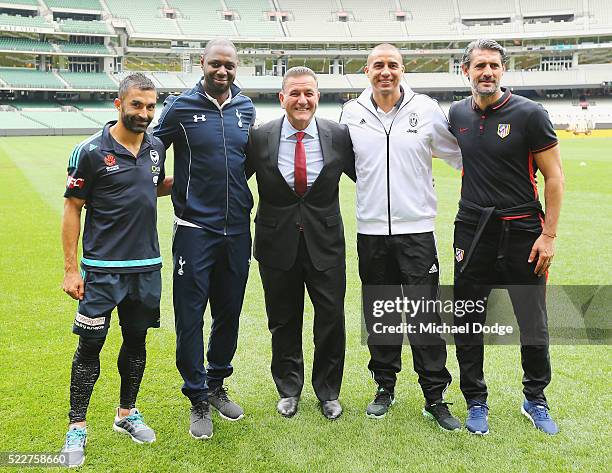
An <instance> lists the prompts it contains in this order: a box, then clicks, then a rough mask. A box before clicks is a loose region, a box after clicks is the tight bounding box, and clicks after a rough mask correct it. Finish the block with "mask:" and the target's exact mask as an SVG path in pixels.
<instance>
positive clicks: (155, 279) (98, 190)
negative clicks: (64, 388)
mask: <svg viewBox="0 0 612 473" xmlns="http://www.w3.org/2000/svg"><path fill="white" fill-rule="evenodd" d="M118 95H119V97H118V98H116V99H115V102H114V103H115V107H117V110H118V111H119V120H118V121H112V122H109V123H107V124H106V125H105V126H104V128H103V129H102V131H100V132H98V133H96V134H95V135H93V136H91V137H90V138H88V139H87V140H85V141H83V142H82V143H81V144H79V145H78V146H77V147H76V148H75V149H74V151H73V153H72V156H71V157H70V161H69V163H68V179H67V182H66V192H65V194H64V197H65V198H66V200H65V203H64V216H63V220H62V243H63V248H64V271H65V274H64V282H63V290H64V291H65V292H66V293H67V294H68V295H70V296H71V297H72V298H73V299H76V300H78V301H79V305H78V309H77V313H76V317H75V320H74V326H73V332H74V333H75V334H77V335H79V344H78V347H77V350H76V353H75V354H74V359H73V361H72V375H71V380H70V412H69V414H68V417H69V420H70V425H69V430H68V433H67V434H66V442H65V444H64V447H63V448H62V453H64V454H65V455H66V458H65V463H66V465H67V466H70V467H75V466H80V465H82V464H83V462H84V461H85V444H86V440H87V430H86V427H85V417H86V414H87V407H88V405H89V399H90V397H91V393H92V390H93V387H94V384H95V382H96V380H97V379H98V376H99V375H100V350H101V349H102V346H103V345H104V340H105V339H106V335H107V332H108V328H109V324H110V316H111V312H112V310H113V309H115V308H118V314H119V323H120V325H121V332H122V335H123V344H122V346H121V349H120V351H119V357H118V360H117V367H118V368H119V374H120V375H121V391H120V400H119V407H118V408H117V412H116V415H115V422H114V424H113V429H114V430H116V431H118V432H121V433H124V434H128V435H130V437H131V438H132V440H134V441H135V442H137V443H151V442H153V441H155V432H154V431H153V429H151V428H150V427H149V426H147V425H146V424H145V423H144V421H143V417H142V415H141V414H140V412H138V410H137V409H136V407H135V404H136V396H137V394H138V390H139V387H140V382H141V380H142V376H143V373H144V369H145V363H146V348H145V337H146V334H147V329H148V328H149V327H159V301H160V295H161V275H160V268H161V265H162V264H161V256H160V252H159V243H158V239H157V228H156V225H157V197H158V196H161V195H167V194H169V193H170V188H171V186H172V181H173V179H172V177H168V178H165V179H164V161H165V156H166V148H165V147H164V145H163V143H162V142H161V141H160V140H159V139H157V138H155V137H153V136H152V135H149V134H148V133H147V132H146V130H147V127H148V126H149V124H150V123H151V120H153V115H154V112H155V103H156V99H157V94H156V91H155V86H154V85H153V83H152V82H151V81H150V80H149V79H148V78H147V77H145V76H144V75H143V74H132V75H129V76H127V77H126V78H125V79H123V80H122V81H121V84H120V85H119V94H118ZM83 206H85V207H86V209H87V214H86V216H85V228H84V230H83V258H82V260H81V270H82V271H81V272H80V271H79V268H78V265H77V246H78V240H79V232H80V228H81V210H82V208H83Z"/></svg>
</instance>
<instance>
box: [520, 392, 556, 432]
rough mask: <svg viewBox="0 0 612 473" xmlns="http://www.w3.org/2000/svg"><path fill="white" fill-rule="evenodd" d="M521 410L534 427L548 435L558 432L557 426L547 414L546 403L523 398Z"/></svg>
mask: <svg viewBox="0 0 612 473" xmlns="http://www.w3.org/2000/svg"><path fill="white" fill-rule="evenodd" d="M521 412H522V413H523V415H524V416H525V417H527V418H528V419H529V420H530V421H531V423H532V424H533V426H534V427H535V428H536V429H538V430H541V431H542V432H544V433H546V434H548V435H555V434H557V433H559V427H557V424H556V423H555V421H554V420H552V418H551V417H550V415H549V414H548V407H547V406H546V405H544V404H538V403H537V402H535V401H528V400H527V399H525V400H524V401H523V405H522V406H521Z"/></svg>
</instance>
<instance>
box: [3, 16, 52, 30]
mask: <svg viewBox="0 0 612 473" xmlns="http://www.w3.org/2000/svg"><path fill="white" fill-rule="evenodd" d="M0 25H2V26H13V27H24V28H47V29H53V25H51V24H50V23H48V22H47V21H46V20H45V19H44V18H43V17H42V16H21V15H7V14H6V13H2V14H0Z"/></svg>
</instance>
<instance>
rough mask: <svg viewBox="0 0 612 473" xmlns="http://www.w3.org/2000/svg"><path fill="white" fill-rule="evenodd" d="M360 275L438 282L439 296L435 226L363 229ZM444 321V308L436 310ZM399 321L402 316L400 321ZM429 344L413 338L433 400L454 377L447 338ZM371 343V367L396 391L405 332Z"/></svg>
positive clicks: (377, 281)
mask: <svg viewBox="0 0 612 473" xmlns="http://www.w3.org/2000/svg"><path fill="white" fill-rule="evenodd" d="M357 252H358V255H359V276H360V278H361V283H362V284H363V285H402V284H405V285H413V286H429V287H431V288H432V293H431V294H430V297H431V298H435V297H436V295H437V291H438V284H439V272H438V270H439V263H438V255H437V251H436V243H435V239H434V234H433V232H427V233H415V234H408V235H390V236H387V235H363V234H358V235H357ZM434 316H435V318H436V320H435V321H436V322H437V323H439V322H440V317H439V315H438V314H435V315H434ZM397 322H398V323H399V322H401V320H398V321H397ZM430 338H433V339H434V340H433V343H432V340H430V341H429V343H428V344H427V345H418V344H416V343H413V340H412V339H411V338H410V337H409V341H410V346H411V348H412V361H413V366H414V371H415V372H416V373H417V374H418V376H419V384H420V385H421V389H422V390H423V394H424V396H425V400H426V401H427V402H428V403H433V402H437V401H439V400H441V399H442V397H443V394H444V390H445V389H446V387H447V386H448V385H449V384H450V383H451V379H452V378H451V375H450V373H449V372H448V370H447V369H446V344H445V343H444V340H443V339H442V338H441V337H439V336H437V335H435V336H433V337H430ZM368 348H369V349H370V363H369V364H368V368H369V370H370V371H371V372H372V375H373V377H374V380H375V381H376V382H377V383H378V385H379V386H383V387H384V388H386V389H388V390H389V391H391V392H393V391H394V389H395V383H396V380H397V373H399V372H400V371H401V368H402V358H401V356H402V337H399V338H398V340H397V344H387V345H374V344H371V343H369V342H368Z"/></svg>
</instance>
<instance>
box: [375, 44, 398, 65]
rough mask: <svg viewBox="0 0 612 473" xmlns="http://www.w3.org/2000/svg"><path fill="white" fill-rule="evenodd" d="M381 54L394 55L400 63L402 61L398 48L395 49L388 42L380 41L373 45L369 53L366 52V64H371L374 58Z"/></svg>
mask: <svg viewBox="0 0 612 473" xmlns="http://www.w3.org/2000/svg"><path fill="white" fill-rule="evenodd" d="M381 54H384V55H385V56H396V57H397V59H398V60H399V62H400V63H403V62H404V60H403V58H402V54H401V53H400V51H399V49H397V48H396V47H395V46H393V45H392V44H390V43H382V44H379V45H378V46H374V49H372V51H370V54H368V63H367V64H368V66H369V65H370V64H372V62H373V61H374V59H375V58H377V57H378V56H380V55H381Z"/></svg>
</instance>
